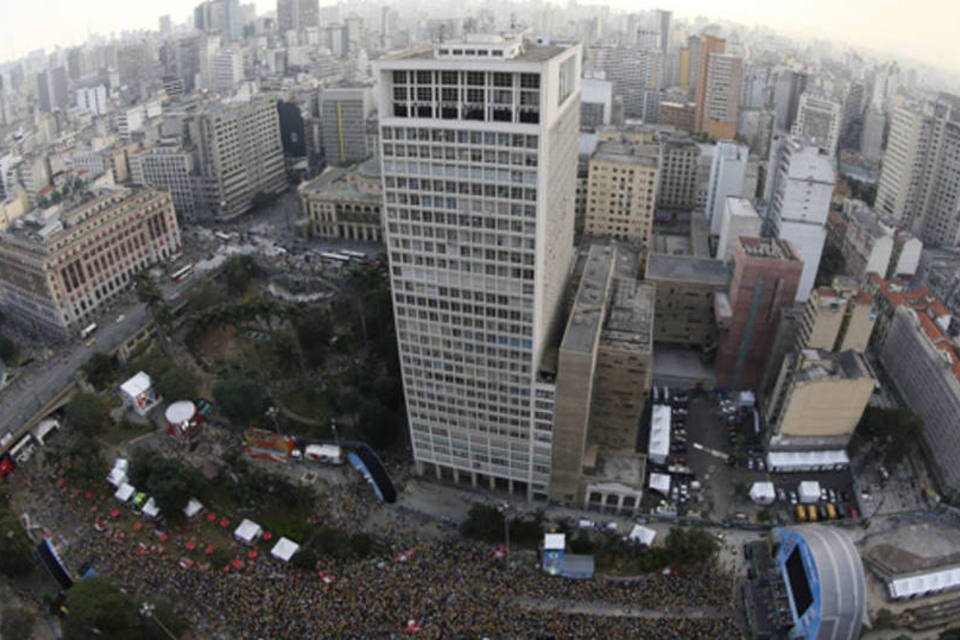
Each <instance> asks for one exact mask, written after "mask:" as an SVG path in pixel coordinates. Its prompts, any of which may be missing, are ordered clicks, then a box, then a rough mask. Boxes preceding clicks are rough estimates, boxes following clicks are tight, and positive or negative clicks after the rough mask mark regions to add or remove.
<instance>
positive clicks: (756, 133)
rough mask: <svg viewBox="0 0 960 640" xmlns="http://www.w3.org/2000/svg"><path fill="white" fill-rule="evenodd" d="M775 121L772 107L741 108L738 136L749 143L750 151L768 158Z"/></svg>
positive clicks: (738, 118) (738, 117)
mask: <svg viewBox="0 0 960 640" xmlns="http://www.w3.org/2000/svg"><path fill="white" fill-rule="evenodd" d="M773 122H774V112H773V111H771V110H770V109H740V112H739V113H738V114H737V137H738V139H740V140H743V141H744V142H745V143H746V144H747V147H749V149H750V153H752V154H753V155H755V156H758V157H760V158H768V157H769V156H770V140H771V138H773Z"/></svg>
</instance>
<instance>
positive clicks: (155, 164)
mask: <svg viewBox="0 0 960 640" xmlns="http://www.w3.org/2000/svg"><path fill="white" fill-rule="evenodd" d="M129 164H130V177H131V181H132V182H133V183H134V184H139V185H150V186H156V187H162V188H164V189H167V190H169V191H170V196H171V197H172V199H173V208H174V209H175V210H176V212H177V215H178V216H179V217H180V219H181V220H190V219H192V218H194V216H195V215H196V213H197V207H198V202H197V200H198V185H197V181H198V176H199V171H198V169H197V162H196V157H195V154H194V153H192V152H191V151H184V150H181V149H180V148H178V147H167V146H158V147H154V148H150V149H144V150H142V151H139V152H137V153H133V154H130V156H129Z"/></svg>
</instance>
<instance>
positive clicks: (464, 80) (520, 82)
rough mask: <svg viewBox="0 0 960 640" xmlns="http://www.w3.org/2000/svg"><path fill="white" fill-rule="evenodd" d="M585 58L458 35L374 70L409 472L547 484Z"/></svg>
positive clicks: (570, 50)
mask: <svg viewBox="0 0 960 640" xmlns="http://www.w3.org/2000/svg"><path fill="white" fill-rule="evenodd" d="M581 56H582V49H581V47H580V45H571V46H564V45H556V44H548V45H534V44H531V43H529V42H524V41H523V39H522V38H521V37H507V36H482V35H468V36H467V37H466V39H465V40H464V41H460V42H454V41H448V42H444V43H442V44H437V45H434V47H432V48H421V49H415V50H411V51H407V52H403V53H400V54H397V55H394V56H389V57H386V58H383V59H381V60H378V61H376V62H375V63H374V73H375V74H376V76H377V79H378V86H379V97H378V101H379V113H380V139H381V153H382V157H383V191H384V218H385V225H386V233H385V237H386V238H385V239H386V244H387V250H388V253H389V259H390V279H391V287H392V291H393V301H394V310H395V314H396V328H397V342H398V346H399V352H400V362H401V368H402V376H403V384H404V391H405V396H406V402H407V415H408V418H409V424H410V435H411V442H412V445H413V454H414V460H415V461H416V465H417V469H418V471H420V472H434V473H436V475H437V476H442V477H452V478H455V479H464V478H469V479H470V480H471V481H472V482H473V483H475V484H477V483H480V484H483V485H484V486H486V485H489V486H490V487H494V486H498V487H502V488H504V489H509V490H511V491H513V492H515V493H519V494H521V495H526V496H528V497H546V496H547V492H548V491H549V482H550V460H551V446H552V438H553V435H552V424H553V416H552V400H553V398H552V392H551V391H550V389H549V388H548V387H547V386H546V385H541V383H540V380H539V379H538V370H539V368H540V363H541V360H542V358H543V355H544V351H545V348H546V345H547V344H548V342H549V340H550V338H551V334H552V332H553V331H555V329H556V327H557V320H558V318H559V312H560V306H561V301H562V294H563V291H564V288H565V282H566V279H567V274H568V271H569V267H570V264H571V261H572V257H573V229H574V197H575V194H574V190H575V186H576V181H577V173H576V172H577V135H578V125H579V120H580V77H581V70H580V65H581Z"/></svg>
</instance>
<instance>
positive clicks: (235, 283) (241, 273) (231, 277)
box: [223, 255, 257, 295]
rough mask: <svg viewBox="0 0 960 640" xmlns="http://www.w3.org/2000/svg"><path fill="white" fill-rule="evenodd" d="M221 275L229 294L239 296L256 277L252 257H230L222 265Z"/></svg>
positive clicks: (255, 267)
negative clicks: (224, 279)
mask: <svg viewBox="0 0 960 640" xmlns="http://www.w3.org/2000/svg"><path fill="white" fill-rule="evenodd" d="M223 273H224V276H225V277H226V280H227V288H228V289H229V290H230V292H231V293H232V294H234V295H241V294H243V293H244V292H245V291H246V290H247V287H248V286H250V281H251V280H253V278H254V276H256V275H257V263H256V262H255V261H254V260H253V256H249V255H243V256H231V257H230V258H229V259H228V260H227V262H226V264H224V265H223Z"/></svg>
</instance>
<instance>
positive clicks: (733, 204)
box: [723, 197, 760, 218]
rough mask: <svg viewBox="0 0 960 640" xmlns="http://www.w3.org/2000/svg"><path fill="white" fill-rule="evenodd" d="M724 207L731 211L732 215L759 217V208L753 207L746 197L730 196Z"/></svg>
mask: <svg viewBox="0 0 960 640" xmlns="http://www.w3.org/2000/svg"><path fill="white" fill-rule="evenodd" d="M723 206H724V207H726V209H727V211H729V212H730V215H731V216H743V217H747V218H759V217H760V216H759V215H758V214H757V210H756V209H754V208H753V205H752V204H750V201H749V200H747V199H746V198H733V197H728V198H727V199H726V201H725V202H724V205H723Z"/></svg>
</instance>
